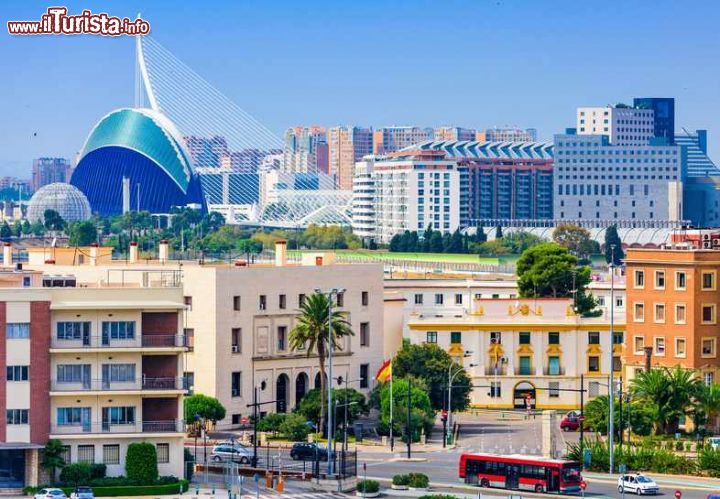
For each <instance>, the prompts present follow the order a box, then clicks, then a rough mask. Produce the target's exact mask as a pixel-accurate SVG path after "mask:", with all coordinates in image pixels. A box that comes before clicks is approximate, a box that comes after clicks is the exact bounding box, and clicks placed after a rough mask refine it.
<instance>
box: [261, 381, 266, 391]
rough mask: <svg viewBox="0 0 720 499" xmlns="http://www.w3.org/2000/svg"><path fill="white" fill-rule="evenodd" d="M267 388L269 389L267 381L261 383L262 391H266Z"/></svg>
mask: <svg viewBox="0 0 720 499" xmlns="http://www.w3.org/2000/svg"><path fill="white" fill-rule="evenodd" d="M266 387H267V383H266V382H265V381H261V382H260V389H261V390H262V391H265V388H266Z"/></svg>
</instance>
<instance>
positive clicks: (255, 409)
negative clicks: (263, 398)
mask: <svg viewBox="0 0 720 499" xmlns="http://www.w3.org/2000/svg"><path fill="white" fill-rule="evenodd" d="M266 386H267V383H266V382H265V381H264V380H263V381H261V382H260V390H262V391H265V387H266ZM253 390H254V391H253V403H252V404H248V405H247V406H248V407H252V408H253V457H252V467H253V468H257V462H258V457H257V449H258V445H257V440H258V438H257V422H258V407H260V406H261V405H265V404H274V403H275V402H276V401H275V400H268V401H267V402H258V387H257V386H256V387H254V388H253Z"/></svg>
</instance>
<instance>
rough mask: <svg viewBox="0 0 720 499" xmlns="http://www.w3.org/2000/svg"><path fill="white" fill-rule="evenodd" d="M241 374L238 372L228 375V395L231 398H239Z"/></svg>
mask: <svg viewBox="0 0 720 499" xmlns="http://www.w3.org/2000/svg"><path fill="white" fill-rule="evenodd" d="M241 375H242V373H241V372H240V371H235V372H234V373H231V374H230V384H231V388H230V395H231V396H232V397H239V396H240V391H241V388H242V386H241V383H242V376H241Z"/></svg>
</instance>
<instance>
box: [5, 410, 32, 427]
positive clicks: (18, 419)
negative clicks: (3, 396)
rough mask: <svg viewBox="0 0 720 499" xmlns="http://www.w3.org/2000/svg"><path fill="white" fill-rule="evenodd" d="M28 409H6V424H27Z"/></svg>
mask: <svg viewBox="0 0 720 499" xmlns="http://www.w3.org/2000/svg"><path fill="white" fill-rule="evenodd" d="M28 412H30V411H29V410H28V409H8V410H7V414H6V415H7V424H28Z"/></svg>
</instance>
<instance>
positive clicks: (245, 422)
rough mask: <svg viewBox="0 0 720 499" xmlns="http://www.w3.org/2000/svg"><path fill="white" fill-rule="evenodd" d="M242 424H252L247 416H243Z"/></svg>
mask: <svg viewBox="0 0 720 499" xmlns="http://www.w3.org/2000/svg"><path fill="white" fill-rule="evenodd" d="M240 423H241V424H249V423H250V418H249V417H247V416H242V417H241V418H240Z"/></svg>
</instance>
